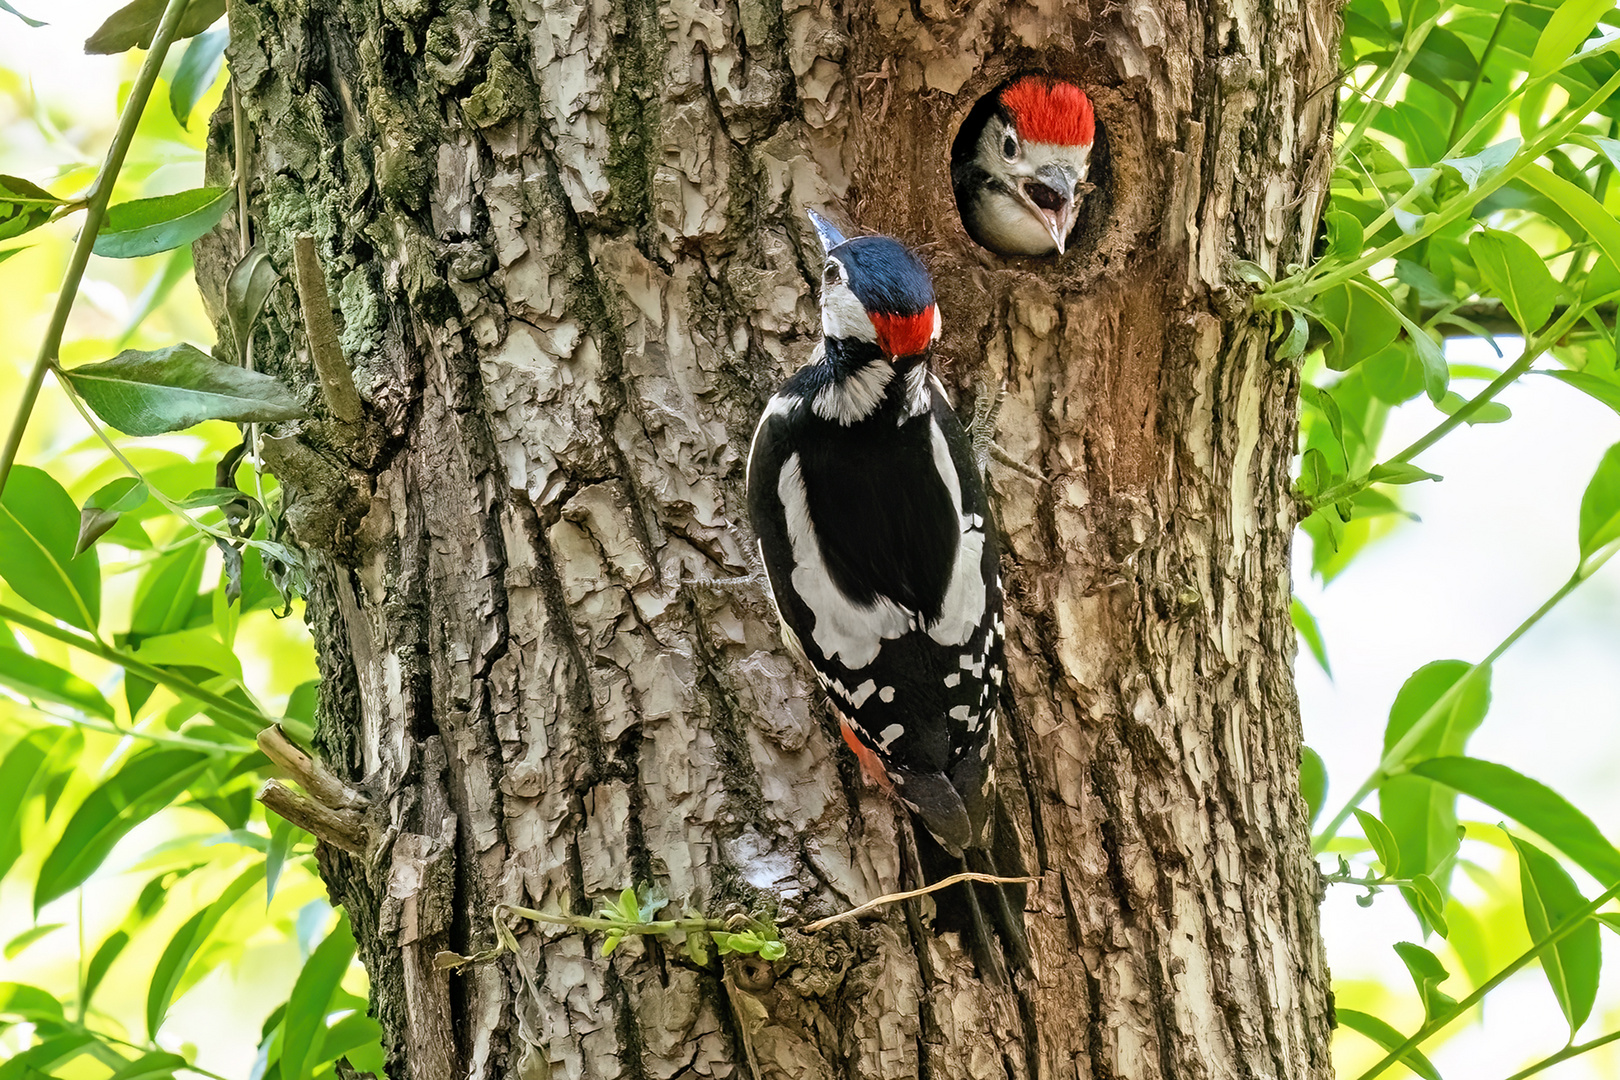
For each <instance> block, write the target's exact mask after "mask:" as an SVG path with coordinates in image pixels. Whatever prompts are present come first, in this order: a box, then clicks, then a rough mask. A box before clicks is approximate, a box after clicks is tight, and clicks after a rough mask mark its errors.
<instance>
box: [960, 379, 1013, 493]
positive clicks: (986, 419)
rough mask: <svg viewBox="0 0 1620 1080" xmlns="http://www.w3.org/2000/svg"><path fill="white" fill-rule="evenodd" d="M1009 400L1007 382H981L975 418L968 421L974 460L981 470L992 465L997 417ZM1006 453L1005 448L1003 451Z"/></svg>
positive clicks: (974, 402) (974, 405)
mask: <svg viewBox="0 0 1620 1080" xmlns="http://www.w3.org/2000/svg"><path fill="white" fill-rule="evenodd" d="M1005 400H1007V384H1006V383H1005V382H1002V383H1000V384H999V385H995V384H992V383H991V381H990V380H989V379H984V380H982V381H981V382H980V383H979V387H978V393H977V394H976V395H975V396H974V398H973V419H972V421H970V422H969V423H968V427H967V433H968V438H970V439H972V440H973V460H974V461H975V462H977V463H978V466H979V471H980V472H981V473H982V472H985V471H986V470H987V469H989V467H990V455H991V452H992V448H994V447H995V445H996V417H997V416H999V415H1000V414H1001V403H1002V402H1003V401H1005ZM1002 453H1003V454H1005V453H1006V451H1005V450H1003V451H1002Z"/></svg>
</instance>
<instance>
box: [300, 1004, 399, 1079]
mask: <svg viewBox="0 0 1620 1080" xmlns="http://www.w3.org/2000/svg"><path fill="white" fill-rule="evenodd" d="M340 1057H346V1058H348V1059H349V1064H351V1065H353V1066H354V1067H355V1069H356V1071H358V1072H361V1073H365V1072H374V1073H375V1074H376V1075H378V1076H382V1075H383V1072H382V1065H383V1060H384V1054H383V1049H382V1025H381V1024H379V1023H377V1021H375V1020H373V1019H372V1018H371V1017H369V1016H366V1015H365V1014H364V1013H358V1012H354V1013H350V1014H349V1015H348V1016H345V1017H344V1018H343V1019H341V1020H339V1021H338V1022H337V1023H335V1024H333V1025H332V1026H331V1027H329V1028H327V1029H326V1034H325V1037H324V1038H322V1039H321V1052H320V1055H319V1058H318V1060H317V1061H316V1064H317V1065H324V1064H325V1063H327V1062H329V1061H336V1060H337V1059H338V1058H340Z"/></svg>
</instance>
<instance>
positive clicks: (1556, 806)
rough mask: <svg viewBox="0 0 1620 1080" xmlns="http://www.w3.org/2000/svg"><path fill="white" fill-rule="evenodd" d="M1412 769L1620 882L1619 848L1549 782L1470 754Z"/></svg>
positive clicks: (1605, 878)
mask: <svg viewBox="0 0 1620 1080" xmlns="http://www.w3.org/2000/svg"><path fill="white" fill-rule="evenodd" d="M1411 771H1412V772H1413V773H1415V774H1417V775H1418V776H1422V777H1426V778H1428V779H1430V780H1433V781H1435V782H1437V783H1441V784H1444V785H1446V786H1447V787H1449V788H1452V789H1454V790H1456V791H1459V792H1461V793H1462V794H1464V795H1467V796H1469V797H1470V798H1473V799H1478V800H1479V801H1480V802H1482V803H1484V804H1485V805H1486V806H1489V807H1490V808H1491V809H1492V810H1495V811H1497V812H1498V813H1501V814H1506V815H1507V816H1508V817H1510V818H1512V819H1513V820H1514V821H1517V822H1518V823H1519V824H1520V825H1523V826H1524V827H1525V828H1527V829H1531V830H1533V831H1534V832H1535V833H1536V834H1537V835H1538V836H1540V837H1542V838H1543V839H1545V840H1547V841H1549V842H1550V843H1552V844H1554V845H1556V846H1557V847H1558V850H1560V851H1562V852H1563V853H1564V854H1565V855H1567V856H1569V857H1570V859H1571V860H1573V861H1574V863H1575V865H1576V866H1579V867H1580V868H1581V869H1582V870H1585V871H1586V872H1587V873H1589V874H1591V875H1592V876H1593V877H1595V878H1597V879H1598V880H1599V881H1601V882H1603V883H1604V884H1605V885H1612V884H1614V883H1616V882H1620V851H1617V850H1616V849H1615V846H1614V845H1613V844H1611V843H1610V842H1609V841H1608V838H1607V837H1605V836H1604V835H1603V832H1602V830H1600V829H1599V828H1598V827H1597V826H1596V825H1594V824H1593V823H1592V820H1591V819H1590V818H1588V817H1587V816H1586V815H1585V814H1583V813H1581V812H1580V811H1579V810H1577V809H1576V808H1575V807H1574V806H1571V805H1570V803H1569V801H1568V800H1566V799H1565V798H1564V797H1563V796H1562V795H1560V794H1558V793H1557V792H1556V791H1553V790H1552V789H1551V788H1549V787H1547V786H1546V785H1545V784H1542V783H1541V782H1539V781H1537V780H1532V779H1530V778H1529V777H1528V776H1524V775H1522V774H1520V773H1518V772H1516V771H1514V770H1513V769H1510V768H1508V767H1507V766H1506V765H1498V764H1496V763H1495V762H1492V761H1482V760H1480V759H1479V758H1470V757H1451V756H1448V757H1436V758H1431V759H1429V760H1428V761H1421V762H1419V763H1417V764H1416V765H1413V766H1412V769H1411Z"/></svg>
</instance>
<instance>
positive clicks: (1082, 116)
mask: <svg viewBox="0 0 1620 1080" xmlns="http://www.w3.org/2000/svg"><path fill="white" fill-rule="evenodd" d="M1001 104H1002V105H1003V106H1005V107H1006V109H1007V111H1008V112H1010V113H1011V114H1012V116H1013V120H1014V121H1015V122H1016V123H1017V125H1018V134H1019V135H1020V136H1021V137H1022V138H1023V139H1024V141H1025V142H1044V143H1060V144H1062V145H1064V146H1090V145H1091V143H1092V140H1093V139H1094V138H1096V134H1097V124H1096V118H1095V117H1094V116H1093V115H1092V111H1091V99H1090V98H1088V97H1086V93H1085V91H1084V90H1081V89H1080V88H1079V87H1078V86H1076V85H1074V84H1073V83H1067V82H1060V81H1058V80H1057V79H1052V78H1048V77H1046V76H1043V75H1026V76H1024V77H1023V78H1021V79H1019V80H1018V81H1016V82H1014V83H1013V84H1012V85H1010V86H1008V87H1007V89H1005V90H1003V91H1002V92H1001Z"/></svg>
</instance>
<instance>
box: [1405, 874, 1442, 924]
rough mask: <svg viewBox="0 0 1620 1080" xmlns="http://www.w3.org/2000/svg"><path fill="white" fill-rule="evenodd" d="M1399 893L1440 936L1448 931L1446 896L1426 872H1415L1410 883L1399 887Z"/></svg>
mask: <svg viewBox="0 0 1620 1080" xmlns="http://www.w3.org/2000/svg"><path fill="white" fill-rule="evenodd" d="M1401 895H1403V896H1404V897H1406V902H1407V903H1408V904H1410V905H1412V908H1413V910H1415V911H1416V912H1417V913H1418V915H1420V916H1421V917H1422V918H1423V921H1424V922H1425V923H1427V924H1428V925H1429V926H1430V927H1432V928H1433V929H1434V932H1435V933H1437V934H1439V935H1440V936H1441V937H1445V936H1447V934H1448V933H1449V930H1448V928H1447V927H1446V898H1445V895H1444V894H1443V893H1441V892H1440V886H1438V885H1436V884H1435V883H1434V879H1433V878H1431V877H1430V876H1429V875H1428V874H1416V875H1414V876H1413V878H1412V884H1410V885H1403V886H1402V887H1401Z"/></svg>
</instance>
